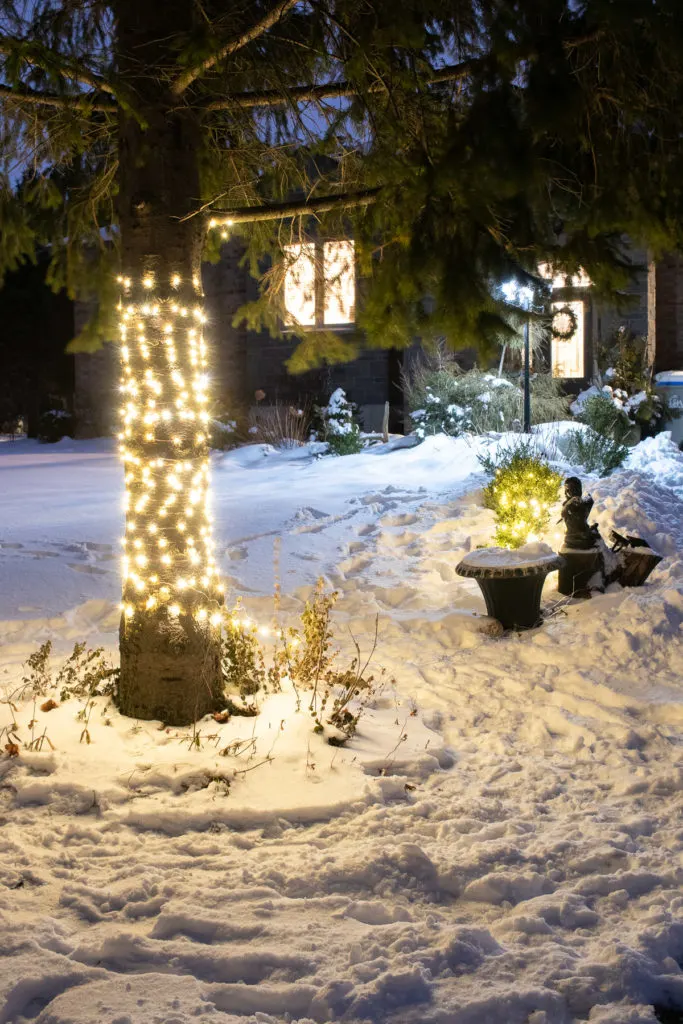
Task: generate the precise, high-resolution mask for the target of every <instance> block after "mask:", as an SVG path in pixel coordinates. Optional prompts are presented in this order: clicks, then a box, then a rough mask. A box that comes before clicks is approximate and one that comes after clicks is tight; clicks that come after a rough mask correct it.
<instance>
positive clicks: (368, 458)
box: [0, 437, 683, 1024]
mask: <svg viewBox="0 0 683 1024" xmlns="http://www.w3.org/2000/svg"><path fill="white" fill-rule="evenodd" d="M546 440H547V439H546ZM482 443H483V442H467V441H465V440H457V441H456V440H453V439H448V438H445V437H437V438H430V439H428V440H427V441H426V442H425V443H424V444H422V445H421V446H419V447H415V448H404V447H400V446H399V445H398V444H397V442H392V443H391V444H390V445H389V446H388V447H387V446H379V447H378V448H377V449H374V450H371V451H368V452H365V453H363V454H361V455H358V456H348V457H345V458H343V459H331V458H328V459H320V460H316V459H315V458H313V457H312V455H311V453H310V452H309V451H308V450H307V449H300V450H296V451H293V452H286V453H277V452H274V451H273V450H272V449H266V448H264V447H263V446H253V447H250V448H245V449H241V450H238V451H236V452H233V453H227V454H224V455H219V456H216V458H215V460H214V467H213V485H214V495H215V518H216V538H217V541H218V543H219V551H220V553H221V556H222V565H223V569H224V572H225V576H226V578H227V580H228V582H229V583H230V584H231V586H232V588H233V590H234V593H235V594H242V595H243V596H244V598H245V606H246V609H247V611H248V612H249V614H250V615H252V616H253V617H254V618H255V619H257V620H258V621H260V622H268V621H270V619H271V617H272V597H271V595H272V590H273V584H274V576H275V573H277V575H278V576H279V577H280V579H281V582H282V589H283V592H284V594H285V598H284V601H283V616H284V620H285V623H289V622H294V620H295V618H296V614H297V612H298V610H300V608H301V606H302V602H303V600H304V599H305V597H306V595H307V594H308V593H309V592H310V588H311V585H312V584H313V583H314V581H315V579H316V578H317V577H318V576H320V575H321V574H322V575H324V576H325V577H326V579H327V580H328V581H329V582H330V584H331V585H333V586H335V587H336V588H338V589H339V591H340V592H341V599H340V602H339V605H338V610H337V613H336V616H335V621H336V622H337V627H338V632H339V637H340V642H341V644H342V646H344V647H345V649H350V646H351V641H350V636H353V637H355V638H356V639H357V640H358V642H359V644H360V645H361V648H362V649H363V650H369V648H370V646H371V643H372V638H373V635H374V631H375V622H376V619H377V616H379V642H378V648H377V652H376V655H375V659H374V666H375V667H376V669H377V670H379V669H380V668H385V669H386V670H387V675H388V676H392V677H393V678H394V679H395V684H393V685H392V684H387V685H386V686H385V687H384V689H383V690H382V692H381V694H380V695H379V696H378V698H377V700H376V701H375V702H374V704H373V706H372V707H371V708H370V710H369V711H368V712H367V713H366V715H365V717H364V718H363V719H361V723H360V727H359V733H358V735H357V736H356V737H355V738H354V739H353V741H352V742H351V743H350V744H349V745H348V747H346V748H343V749H335V748H332V747H329V746H327V745H326V744H325V742H324V741H323V739H322V738H321V737H319V736H316V735H314V734H313V732H312V729H311V724H312V723H311V720H310V718H309V717H308V715H307V714H306V713H305V711H302V712H300V713H299V714H296V713H295V710H294V705H293V702H292V699H291V696H290V695H288V694H282V695H276V696H273V697H270V698H268V699H267V701H266V702H265V704H264V713H263V714H262V715H261V716H260V717H259V718H258V719H242V720H240V721H237V720H235V719H233V721H231V722H230V723H228V724H226V725H219V724H217V723H214V722H213V721H209V722H203V723H200V725H199V727H198V732H199V748H198V749H197V746H196V745H193V744H192V742H191V741H192V733H191V731H187V730H177V729H175V730H163V729H159V727H158V724H156V723H134V722H130V721H125V720H122V719H120V718H119V717H118V716H117V715H116V713H115V712H114V711H112V710H111V709H108V710H106V711H105V712H104V714H102V712H103V711H104V703H105V702H104V700H102V701H101V702H100V704H98V706H97V707H96V708H95V710H94V713H93V714H92V715H91V718H90V722H89V733H90V736H91V739H92V742H91V744H89V745H88V744H87V743H79V742H78V740H79V737H80V735H81V733H82V730H83V723H82V721H79V720H77V719H76V715H77V713H78V711H79V710H81V705H79V703H78V702H77V701H68V702H66V703H64V704H63V705H62V706H60V707H58V708H56V709H54V710H52V711H49V712H44V713H43V712H41V711H40V710H36V711H35V712H34V708H33V705H32V704H31V705H30V706H23V705H22V706H19V707H18V710H17V711H16V712H14V714H15V715H16V718H17V721H19V723H20V727H21V730H22V734H23V737H24V739H27V738H29V736H30V728H29V725H28V723H29V720H30V719H31V718H32V717H34V716H35V718H36V720H37V725H36V726H34V730H35V731H36V732H37V731H38V730H40V732H42V731H43V729H46V730H47V735H48V737H49V738H50V740H51V741H52V743H53V745H54V747H55V749H54V750H50V749H49V748H46V749H44V750H43V751H41V752H34V753H27V752H25V751H24V750H23V749H22V750H21V751H20V754H19V756H18V757H13V758H8V757H5V756H4V755H0V951H2V953H4V954H5V955H4V957H3V958H2V959H0V1024H10V1022H12V1024H14V1022H17V1024H24V1022H27V1021H34V1022H37V1024H67V1022H74V1024H152V1022H159V1024H181V1022H182V1024H186V1022H195V1021H200V1022H202V1021H204V1022H209V1021H211V1022H214V1021H216V1022H221V1024H257V1022H258V1024H272V1022H278V1024H281V1022H292V1021H298V1022H300V1024H304V1022H306V1024H309V1022H325V1021H331V1020H344V1021H354V1022H356V1021H358V1022H365V1021H373V1022H375V1021H377V1022H387V1024H398V1022H405V1024H408V1022H411V1024H417V1022H420V1024H423V1022H424V1024H494V1022H495V1024H570V1022H575V1021H585V1020H587V1021H590V1022H591V1024H593V1022H596V1024H654V1022H655V1021H657V1020H659V1021H663V1022H673V1021H677V1020H681V1019H683V1016H681V1015H682V1014H683V971H682V970H681V966H680V965H681V964H682V963H683V889H682V883H683V862H682V859H681V852H682V851H683V817H682V816H681V810H682V808H683V757H682V755H681V752H682V746H681V744H682V743H683V650H682V648H681V643H680V630H681V622H682V621H683V558H682V556H681V552H682V551H683V455H681V453H679V452H678V450H677V449H676V448H675V447H674V446H673V445H672V444H670V443H669V442H668V441H667V439H666V437H659V438H657V439H655V440H650V441H646V442H643V443H642V444H641V445H639V446H638V448H637V449H635V450H634V451H633V453H632V455H631V457H630V459H629V463H628V464H627V466H626V467H625V469H624V471H623V472H620V473H618V474H615V475H614V476H612V477H610V478H608V479H607V480H601V481H591V482H590V489H591V491H592V493H593V496H594V497H595V499H596V506H595V511H596V518H597V520H598V522H599V523H600V525H601V527H602V528H603V531H606V530H607V529H608V528H609V527H610V526H611V525H614V526H615V527H616V528H617V529H621V530H625V531H627V532H637V533H639V534H640V535H641V536H643V537H645V538H646V539H647V540H649V541H650V542H651V543H652V544H653V546H654V547H656V548H657V549H658V550H659V552H660V553H661V554H663V555H665V559H664V561H663V562H662V563H661V565H660V566H659V567H658V568H657V570H656V571H655V573H654V574H653V575H652V577H651V578H650V581H649V582H648V585H647V586H646V587H644V588H642V589H639V590H632V591H629V590H621V589H620V588H618V587H615V588H612V590H611V591H610V592H609V593H608V594H606V595H604V596H602V597H595V598H593V599H592V600H590V601H586V602H583V603H580V602H570V603H567V602H564V601H563V602H559V601H558V595H557V593H556V591H555V590H554V585H555V583H554V579H555V578H554V577H553V576H551V577H550V578H549V581H548V584H547V588H546V591H545V595H544V605H545V607H546V610H547V612H548V615H547V618H546V622H545V625H544V626H543V627H542V628H541V629H539V630H535V631H532V632H528V633H522V634H512V635H507V636H503V637H496V636H494V635H491V633H490V631H488V632H487V630H486V629H485V628H484V629H482V626H484V627H485V626H486V623H487V620H486V619H485V618H483V615H484V605H483V601H482V599H481V597H480V594H479V591H478V589H477V585H476V583H475V582H474V581H472V580H467V579H462V578H460V577H458V576H456V574H455V566H456V565H457V563H458V561H459V560H460V559H461V557H462V556H463V554H464V553H465V552H467V551H469V550H472V548H474V547H476V546H477V545H479V544H485V543H488V542H489V541H490V538H491V533H492V520H491V514H490V513H489V512H487V511H486V510H484V509H483V508H482V506H481V501H480V494H479V489H480V488H481V486H482V484H483V482H484V477H483V475H482V473H481V472H480V467H479V463H478V461H477V458H476V455H477V450H478V446H479V445H481V444H482ZM120 489H121V472H120V469H119V466H118V464H117V462H116V459H115V456H114V455H113V453H112V450H111V447H110V446H109V445H108V444H107V443H106V442H103V441H93V442H78V443H76V442H69V441H64V442H61V443H60V444H59V445H56V446H50V447H44V446H38V445H34V444H33V443H32V442H28V441H17V442H14V443H11V442H5V443H0V642H1V643H2V648H1V650H0V699H1V698H2V691H5V692H7V693H10V692H12V690H13V687H14V686H15V685H16V681H17V679H18V678H19V677H20V674H21V669H20V666H21V664H22V662H24V661H25V659H26V657H27V656H28V655H29V654H30V653H31V652H32V651H34V650H35V649H36V648H37V646H38V645H39V644H40V643H41V642H42V641H44V640H46V639H51V640H52V641H53V643H54V645H55V650H56V652H57V654H58V655H64V654H66V653H68V651H69V650H70V648H71V647H72V646H73V643H74V642H75V641H76V640H87V641H88V642H89V643H90V644H96V643H97V644H104V645H105V646H106V647H108V648H110V649H111V650H112V652H113V651H114V650H115V644H116V630H117V625H118V616H119V612H118V592H119V578H118V571H119V548H118V537H119V536H120V533H121V513H120ZM547 539H549V540H550V542H551V543H555V539H554V538H553V535H552V533H551V535H550V537H549V538H547ZM56 661H59V658H57V659H56ZM12 713H13V712H12V711H11V709H10V707H9V705H7V704H5V705H0V728H2V726H3V725H5V724H7V723H8V722H9V721H10V720H11V715H12ZM108 723H110V724H108ZM404 736H405V737H406V738H405V739H403V737H404ZM236 743H239V744H241V746H240V747H239V748H238V752H237V755H236V756H234V753H233V752H234V751H235V749H236V747H235V744H236ZM3 745H4V739H3V742H2V744H0V747H1V746H3ZM226 748H228V756H221V754H220V753H219V751H222V750H225V749H226ZM676 1007H678V1008H680V1009H679V1010H678V1012H677V1011H676V1009H675V1008H676Z"/></svg>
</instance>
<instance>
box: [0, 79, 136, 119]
mask: <svg viewBox="0 0 683 1024" xmlns="http://www.w3.org/2000/svg"><path fill="white" fill-rule="evenodd" d="M0 97H6V98H7V99H12V100H17V101H18V102H20V103H31V104H42V105H44V106H47V107H69V108H77V109H82V110H98V111H102V112H104V113H114V112H115V111H117V110H118V109H119V108H118V104H117V103H115V102H114V101H113V100H112V101H107V100H96V99H93V98H92V97H93V93H80V94H78V93H72V94H71V95H64V96H60V95H58V94H57V93H47V92H36V91H35V90H33V89H29V88H27V87H25V86H14V87H13V86H9V85H0Z"/></svg>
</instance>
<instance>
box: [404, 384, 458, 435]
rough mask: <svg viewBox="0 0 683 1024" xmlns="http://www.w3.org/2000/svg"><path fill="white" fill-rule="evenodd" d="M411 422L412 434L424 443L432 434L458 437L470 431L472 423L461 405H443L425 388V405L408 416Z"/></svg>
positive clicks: (438, 398) (451, 403) (437, 397)
mask: <svg viewBox="0 0 683 1024" xmlns="http://www.w3.org/2000/svg"><path fill="white" fill-rule="evenodd" d="M410 416H411V419H412V421H413V433H414V434H415V435H416V436H417V437H419V438H420V440H421V441H424V439H425V437H430V436H431V435H432V434H448V435H449V437H458V436H459V435H460V434H462V433H464V432H465V431H466V430H471V429H472V422H471V420H470V419H469V416H468V414H467V412H466V411H465V409H463V407H462V406H461V405H456V404H455V403H453V402H450V403H449V404H448V405H444V403H443V402H442V401H441V398H440V397H439V396H438V395H435V394H434V393H433V392H432V391H430V390H429V388H427V393H426V395H425V404H424V408H422V409H415V410H414V412H411V414H410Z"/></svg>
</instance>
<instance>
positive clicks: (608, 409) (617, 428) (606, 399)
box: [575, 389, 633, 444]
mask: <svg viewBox="0 0 683 1024" xmlns="http://www.w3.org/2000/svg"><path fill="white" fill-rule="evenodd" d="M624 397H625V396H624ZM620 402H621V395H617V401H616V402H615V400H614V395H613V393H612V390H611V389H603V390H602V391H597V389H596V391H595V392H594V393H593V394H590V395H588V396H587V397H586V398H585V399H584V401H583V402H582V403H581V404H580V411H579V415H578V419H580V420H581V422H582V423H585V424H587V426H589V427H590V428H591V429H592V430H593V431H594V432H595V433H597V434H601V435H602V436H603V437H605V438H610V439H611V440H613V441H615V442H616V443H617V444H621V442H622V441H623V440H624V438H625V437H626V436H627V434H628V433H629V431H630V430H631V427H632V426H633V424H632V422H631V420H630V419H629V417H628V413H627V412H626V411H625V409H624V408H623V404H619V403H620ZM575 404H576V403H575Z"/></svg>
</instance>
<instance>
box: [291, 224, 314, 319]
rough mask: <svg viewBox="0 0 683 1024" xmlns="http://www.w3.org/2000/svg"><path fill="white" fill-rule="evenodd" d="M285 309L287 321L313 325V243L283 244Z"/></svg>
mask: <svg viewBox="0 0 683 1024" xmlns="http://www.w3.org/2000/svg"><path fill="white" fill-rule="evenodd" d="M285 258H286V259H287V269H286V271H285V310H286V311H287V323H289V324H297V325H299V326H300V327H313V326H314V325H315V245H314V244H313V243H312V242H303V243H300V244H297V245H286V246H285Z"/></svg>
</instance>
